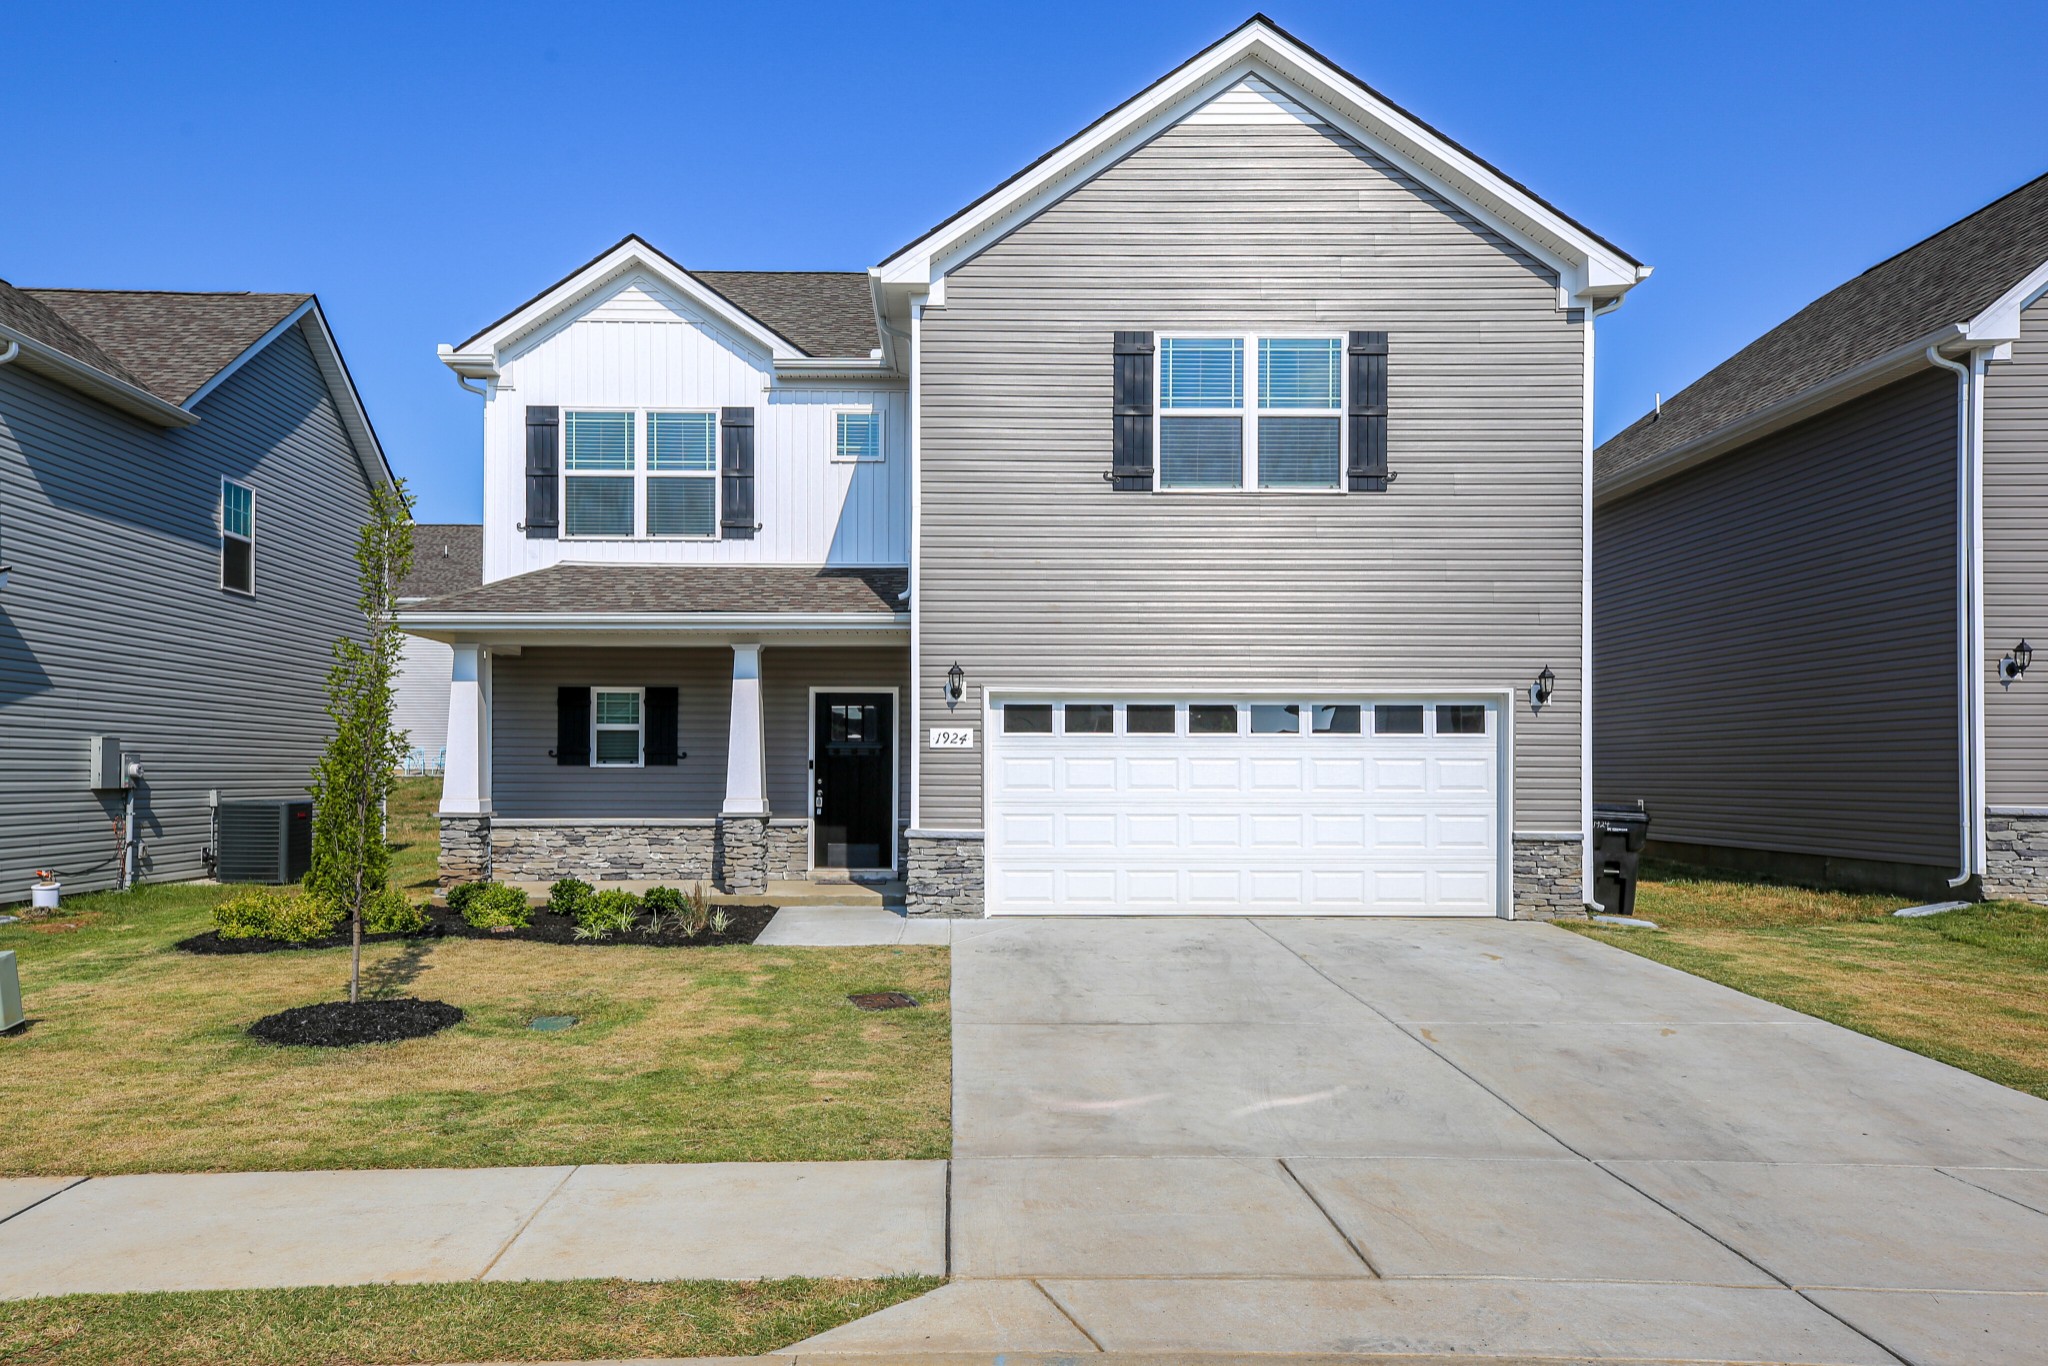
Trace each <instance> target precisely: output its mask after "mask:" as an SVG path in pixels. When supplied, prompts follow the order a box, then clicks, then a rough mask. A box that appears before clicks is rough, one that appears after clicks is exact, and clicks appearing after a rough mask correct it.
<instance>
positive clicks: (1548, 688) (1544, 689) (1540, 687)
mask: <svg viewBox="0 0 2048 1366" xmlns="http://www.w3.org/2000/svg"><path fill="white" fill-rule="evenodd" d="M1556 690H1557V675H1556V674H1554V673H1552V672H1551V671H1550V666H1549V665H1547V664H1546V665H1544V667H1543V672H1542V673H1540V674H1537V675H1536V681H1535V682H1534V683H1531V684H1530V685H1529V705H1530V706H1532V707H1542V706H1544V705H1545V704H1546V703H1548V702H1549V701H1550V694H1551V693H1553V692H1555V691H1556Z"/></svg>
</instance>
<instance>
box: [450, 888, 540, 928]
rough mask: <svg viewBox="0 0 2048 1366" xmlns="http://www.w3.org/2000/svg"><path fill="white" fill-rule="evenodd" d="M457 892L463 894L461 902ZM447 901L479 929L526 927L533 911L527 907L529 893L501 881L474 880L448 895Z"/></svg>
mask: <svg viewBox="0 0 2048 1366" xmlns="http://www.w3.org/2000/svg"><path fill="white" fill-rule="evenodd" d="M456 892H462V893H464V895H463V897H462V900H461V903H460V904H459V905H458V904H457V902H456V898H455V893H456ZM448 904H449V905H450V906H452V907H454V909H455V910H456V911H457V912H458V913H459V914H460V915H461V916H462V918H463V919H464V920H465V921H467V922H468V923H469V924H470V925H471V926H473V927H475V928H476V929H479V930H503V929H512V930H523V929H525V928H526V925H527V921H528V920H529V919H531V918H532V912H530V911H529V910H528V909H527V907H526V893H525V892H522V891H520V890H519V889H518V888H517V887H508V886H506V885H505V884H504V883H502V882H472V883H470V884H469V885H468V886H467V887H457V888H456V889H455V890H454V891H451V892H450V893H449V894H448Z"/></svg>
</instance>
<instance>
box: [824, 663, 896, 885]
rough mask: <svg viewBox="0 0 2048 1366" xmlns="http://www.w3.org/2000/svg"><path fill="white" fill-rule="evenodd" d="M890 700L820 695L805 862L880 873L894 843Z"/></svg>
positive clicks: (872, 696) (885, 697) (883, 696)
mask: <svg viewBox="0 0 2048 1366" xmlns="http://www.w3.org/2000/svg"><path fill="white" fill-rule="evenodd" d="M894 701H895V699H893V698H891V697H890V696H889V695H888V694H887V693H879V694H878V693H839V692H821V693H819V694H818V695H817V703H816V706H817V717H816V718H815V720H814V722H813V725H814V727H815V731H816V734H815V737H814V739H813V741H812V744H811V755H812V759H811V770H812V771H811V862H812V864H813V866H815V867H819V868H887V867H888V866H889V864H890V862H891V858H890V855H891V854H892V853H893V852H894V851H893V849H892V846H893V844H894V843H895V841H894V838H893V836H894V833H895V832H894V830H893V829H892V828H891V827H892V826H894V824H895V811H894V809H893V806H894V803H893V800H892V798H893V794H894V792H895V781H896V753H895V749H896V747H895V744H894V743H893V741H892V737H893V736H894V735H895V732H896V718H895V716H894V715H893V713H894V711H895V706H894Z"/></svg>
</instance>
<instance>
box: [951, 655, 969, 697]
mask: <svg viewBox="0 0 2048 1366" xmlns="http://www.w3.org/2000/svg"><path fill="white" fill-rule="evenodd" d="M966 695H967V671H966V670H965V669H963V668H961V667H960V665H959V662H958V661H957V660H956V661H955V662H954V664H953V667H952V668H950V669H948V670H946V705H947V706H948V707H957V706H959V705H960V699H961V698H963V697H965V696H966Z"/></svg>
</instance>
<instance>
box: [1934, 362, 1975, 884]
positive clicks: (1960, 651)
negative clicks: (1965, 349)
mask: <svg viewBox="0 0 2048 1366" xmlns="http://www.w3.org/2000/svg"><path fill="white" fill-rule="evenodd" d="M1927 359H1928V361H1929V363H1931V364H1934V365H1938V366H1940V367H1941V368H1942V369H1944V370H1948V371H1952V372H1954V374H1955V376H1956V693H1957V708H1956V713H1957V715H1956V731H1957V734H1956V741H1957V745H1958V754H1959V758H1960V763H1959V764H1958V771H1959V777H1960V786H1961V798H1962V801H1961V812H1960V814H1961V820H1960V822H1959V825H1960V836H1961V844H1962V850H1961V855H1962V856H1961V864H1962V867H1961V870H1960V871H1959V872H1958V873H1957V874H1956V876H1954V877H1952V878H1950V879H1949V880H1948V885H1949V886H1951V887H1961V886H1964V885H1965V884H1966V883H1968V882H1969V881H1970V880H1971V879H1972V878H1981V877H1982V876H1983V873H1984V862H1985V859H1984V649H1983V644H1984V544H1983V521H1984V515H1983V509H1984V461H1983V450H1984V443H1983V428H1982V419H1983V411H1984V404H1983V392H1984V356H1983V353H1982V352H1978V351H1972V352H1971V353H1970V358H1969V362H1968V363H1967V364H1965V363H1963V362H1961V361H1953V360H1950V359H1949V358H1948V357H1946V356H1944V355H1942V354H1941V349H1940V348H1939V347H1936V346H1930V347H1928V348H1927Z"/></svg>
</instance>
